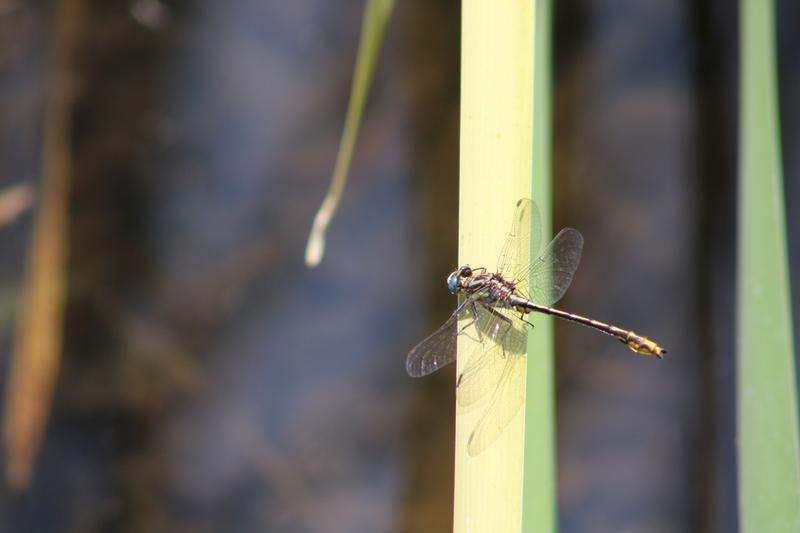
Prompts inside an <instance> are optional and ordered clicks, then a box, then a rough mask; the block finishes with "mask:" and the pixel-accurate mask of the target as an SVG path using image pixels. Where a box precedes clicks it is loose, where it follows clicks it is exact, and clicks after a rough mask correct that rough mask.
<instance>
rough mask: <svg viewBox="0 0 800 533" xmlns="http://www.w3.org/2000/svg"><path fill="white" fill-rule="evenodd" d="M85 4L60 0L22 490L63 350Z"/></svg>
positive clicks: (16, 391)
mask: <svg viewBox="0 0 800 533" xmlns="http://www.w3.org/2000/svg"><path fill="white" fill-rule="evenodd" d="M83 4H84V2H83V0H61V1H60V2H58V3H57V5H56V8H55V12H54V15H53V20H54V21H55V32H54V35H53V43H52V55H51V63H50V64H51V72H52V78H51V81H50V83H49V91H48V96H47V100H46V102H45V112H44V121H45V122H44V139H43V147H42V179H41V182H42V185H41V198H40V203H39V208H38V210H37V213H36V222H35V225H34V229H33V235H32V237H31V243H30V247H29V250H28V258H27V264H26V268H25V272H24V282H23V288H22V302H21V309H20V314H19V316H18V317H17V324H16V335H15V341H14V348H13V352H12V355H11V363H10V373H9V378H8V379H9V381H8V385H7V388H6V401H5V416H4V419H3V439H4V443H5V454H6V457H5V460H6V473H5V474H6V482H7V483H8V485H9V486H10V487H11V488H12V489H15V490H24V489H26V488H27V486H28V484H29V483H30V479H31V474H32V470H33V465H34V462H35V460H36V455H37V453H38V450H39V447H40V445H41V441H42V437H43V434H44V428H45V425H46V421H47V415H48V412H49V410H50V403H51V400H52V396H53V388H54V385H55V381H56V377H57V375H58V368H59V362H60V361H59V360H60V356H61V344H62V333H63V332H62V328H63V314H64V296H65V278H66V272H65V271H66V253H67V224H68V199H69V184H70V172H71V169H72V158H71V154H70V143H69V135H70V130H71V124H72V110H73V103H74V97H75V93H76V87H75V83H74V58H75V53H76V48H77V44H76V43H77V40H78V36H79V33H80V27H81V20H82V17H83V9H84V5H83Z"/></svg>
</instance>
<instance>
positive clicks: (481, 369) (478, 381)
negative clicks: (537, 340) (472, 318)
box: [457, 303, 528, 410]
mask: <svg viewBox="0 0 800 533" xmlns="http://www.w3.org/2000/svg"><path fill="white" fill-rule="evenodd" d="M477 308H478V313H479V320H478V327H479V329H480V331H481V333H482V335H483V338H484V342H482V343H480V344H478V343H476V344H474V345H473V346H472V347H471V348H470V349H469V351H468V353H467V364H466V365H465V366H464V369H463V371H462V372H461V374H459V376H458V384H457V386H458V395H457V397H458V405H459V407H460V408H466V409H468V410H470V409H471V408H472V407H473V406H477V405H479V402H480V401H481V400H482V399H484V398H486V397H487V395H488V394H489V393H490V392H492V391H494V390H495V389H496V388H497V384H498V383H499V381H500V378H501V377H502V373H503V369H504V367H505V364H506V358H507V357H509V356H514V355H522V354H524V353H525V351H526V347H527V342H528V329H527V325H526V324H524V323H523V322H521V321H520V320H519V319H518V318H517V317H516V316H515V315H513V313H511V312H510V311H508V310H500V309H496V308H494V309H490V308H488V307H486V306H484V305H482V304H480V303H478V305H477ZM499 316H503V317H505V319H500V318H499Z"/></svg>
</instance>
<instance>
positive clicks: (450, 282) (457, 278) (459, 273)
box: [447, 265, 472, 294]
mask: <svg viewBox="0 0 800 533" xmlns="http://www.w3.org/2000/svg"><path fill="white" fill-rule="evenodd" d="M471 276H472V268H471V267H470V266H469V265H464V266H462V267H461V268H459V269H458V270H455V271H453V272H452V273H451V274H450V275H449V276H447V288H448V289H449V290H450V292H451V293H452V294H455V293H456V292H458V289H460V288H461V280H462V278H469V277H471Z"/></svg>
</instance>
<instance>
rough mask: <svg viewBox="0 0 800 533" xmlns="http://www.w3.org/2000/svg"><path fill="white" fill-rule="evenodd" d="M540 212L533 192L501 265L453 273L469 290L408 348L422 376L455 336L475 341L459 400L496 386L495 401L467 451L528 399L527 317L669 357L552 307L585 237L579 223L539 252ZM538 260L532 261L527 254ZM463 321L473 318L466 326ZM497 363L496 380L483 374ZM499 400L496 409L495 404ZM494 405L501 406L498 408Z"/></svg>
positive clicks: (455, 288) (451, 354)
mask: <svg viewBox="0 0 800 533" xmlns="http://www.w3.org/2000/svg"><path fill="white" fill-rule="evenodd" d="M540 239H541V216H540V214H539V209H538V208H537V207H536V204H535V203H534V202H533V201H532V200H530V199H527V198H523V199H522V200H519V201H518V202H517V206H516V210H515V212H514V221H513V224H512V227H511V233H510V234H509V236H508V239H507V240H506V243H505V245H504V246H503V249H502V251H501V254H500V259H499V261H498V265H497V270H496V271H495V272H489V271H487V269H486V268H483V267H481V268H472V267H470V266H469V265H464V266H462V267H460V268H459V269H457V270H455V271H454V272H452V273H451V274H450V275H449V276H448V277H447V288H448V289H449V290H450V292H451V293H453V294H458V295H461V296H463V300H462V301H461V303H460V304H459V305H458V307H457V308H456V310H455V311H454V312H453V314H452V315H451V316H450V318H449V319H448V320H447V321H446V322H445V323H444V325H442V327H440V328H439V329H438V330H436V331H435V332H434V333H433V334H431V335H430V336H429V337H427V338H426V339H424V340H423V341H422V342H420V343H419V344H417V345H416V346H415V347H414V348H413V349H412V350H411V352H410V353H409V354H408V358H407V360H406V370H407V371H408V373H409V374H410V375H411V376H413V377H421V376H425V375H427V374H430V373H431V372H433V371H435V370H437V369H439V368H441V367H443V366H445V365H447V364H449V363H451V362H453V361H454V360H455V357H456V340H457V338H458V336H459V335H468V336H470V337H472V338H473V339H474V340H475V341H476V343H475V344H474V346H473V348H472V350H470V354H469V358H468V362H467V364H466V365H465V367H464V370H463V371H462V373H461V374H460V375H459V377H458V387H459V388H460V395H459V396H461V397H462V398H463V401H462V398H460V399H459V402H460V404H462V405H464V404H472V403H474V402H475V401H477V399H479V398H478V397H479V396H482V394H483V393H482V391H481V389H485V387H483V386H482V385H481V386H478V384H480V383H483V384H484V385H485V383H486V382H489V383H490V384H491V387H493V395H492V397H491V399H490V401H489V406H488V407H487V408H486V411H485V412H484V414H483V415H482V417H481V418H480V420H479V421H478V423H477V425H476V427H475V429H474V430H473V432H472V435H471V436H470V441H469V444H468V448H467V449H468V451H469V453H470V454H471V455H477V454H478V453H480V452H481V451H483V450H484V449H485V448H486V447H488V445H489V444H491V443H492V442H493V441H494V440H495V439H496V438H497V437H498V436H499V434H500V433H501V432H502V430H503V428H504V427H505V426H506V425H507V424H508V422H510V420H511V419H512V418H513V416H514V415H515V414H516V411H517V410H518V409H519V406H520V405H521V403H522V394H523V393H522V390H524V387H522V386H521V381H520V380H521V379H522V376H521V375H520V374H521V372H520V371H519V367H518V363H519V361H520V360H521V356H522V355H524V353H525V347H526V341H527V326H528V325H529V322H528V321H527V319H526V315H528V314H529V313H531V312H537V313H544V314H547V315H551V316H555V317H558V318H561V319H564V320H568V321H570V322H574V323H576V324H580V325H582V326H586V327H589V328H592V329H594V330H596V331H599V332H601V333H605V334H606V335H610V336H612V337H615V338H617V339H618V340H620V341H621V342H622V343H624V344H625V345H626V346H627V347H628V348H630V349H631V350H633V351H634V352H636V353H637V354H641V355H645V356H654V357H657V358H659V359H660V358H661V357H663V355H664V354H666V353H667V351H666V350H665V349H664V348H662V347H661V346H659V345H658V344H656V343H655V342H653V341H652V340H650V339H648V338H647V337H644V336H642V335H639V334H638V333H635V332H633V331H630V330H626V329H622V328H619V327H617V326H612V325H610V324H606V323H604V322H600V321H598V320H593V319H591V318H587V317H584V316H580V315H576V314H573V313H568V312H566V311H561V310H559V309H555V308H553V307H551V306H552V305H553V304H555V303H556V302H558V301H559V300H560V299H561V297H562V296H564V293H565V292H566V291H567V289H568V288H569V285H570V283H572V278H573V276H574V274H575V271H576V270H577V268H578V264H579V263H580V258H581V251H582V249H583V237H582V236H581V234H580V232H578V231H577V230H575V229H572V228H565V229H562V230H561V231H560V232H559V233H558V235H556V236H555V238H554V239H553V240H552V241H551V242H550V244H548V245H547V246H546V247H545V248H544V250H542V252H541V253H539V254H538V255H537V252H538V250H539V246H540V243H541V240H540ZM529 257H530V258H535V259H533V260H532V261H528V258H529ZM459 319H464V321H465V322H466V323H465V324H463V325H460V324H459ZM490 368H491V369H493V372H494V374H495V375H494V376H493V378H489V379H486V378H481V377H480V375H481V373H484V372H487V369H490ZM495 406H497V407H498V408H497V409H493V407H495ZM493 411H499V414H498V413H494V412H493Z"/></svg>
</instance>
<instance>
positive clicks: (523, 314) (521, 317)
mask: <svg viewBox="0 0 800 533" xmlns="http://www.w3.org/2000/svg"><path fill="white" fill-rule="evenodd" d="M519 319H520V320H522V321H523V322H525V323H526V324H528V325H529V326H530V327H532V328H534V327H536V326H534V325H533V323H532V322H528V319H527V318H525V313H520V314H519Z"/></svg>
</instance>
